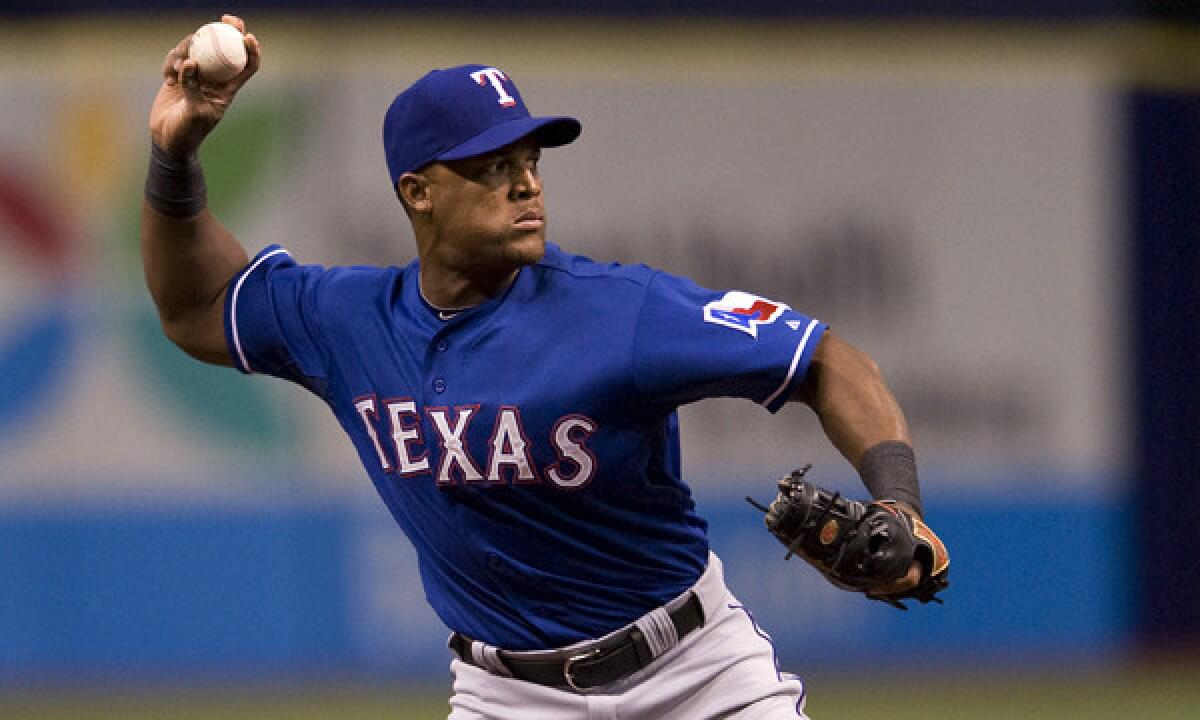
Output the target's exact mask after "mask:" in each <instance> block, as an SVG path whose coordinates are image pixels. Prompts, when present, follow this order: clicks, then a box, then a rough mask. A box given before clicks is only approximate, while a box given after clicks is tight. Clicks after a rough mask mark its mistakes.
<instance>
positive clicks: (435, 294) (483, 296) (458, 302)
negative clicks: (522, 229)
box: [420, 267, 519, 312]
mask: <svg viewBox="0 0 1200 720" xmlns="http://www.w3.org/2000/svg"><path fill="white" fill-rule="evenodd" d="M518 272H519V270H509V271H507V272H505V273H503V274H499V275H496V276H490V275H484V276H482V277H480V276H470V277H468V276H465V275H461V274H457V273H448V272H445V271H442V272H437V271H430V270H427V269H426V268H424V267H422V268H421V279H420V284H421V295H422V296H423V297H424V298H425V302H427V303H429V304H430V305H432V306H433V307H434V308H435V309H437V310H442V311H446V312H455V311H460V310H464V309H466V308H470V307H474V306H476V305H479V304H480V303H483V302H486V301H487V300H489V299H491V298H493V297H496V296H497V295H499V294H500V293H502V292H504V291H505V290H507V289H508V287H509V286H510V285H512V283H513V280H515V279H516V277H517V273H518Z"/></svg>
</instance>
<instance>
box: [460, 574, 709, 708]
mask: <svg viewBox="0 0 1200 720" xmlns="http://www.w3.org/2000/svg"><path fill="white" fill-rule="evenodd" d="M669 617H670V618H671V623H672V624H673V625H675V632H676V634H677V635H678V636H679V639H680V640H683V638H684V636H685V635H687V634H688V633H690V632H691V631H693V630H695V629H696V628H698V627H700V626H701V625H703V624H704V607H703V606H702V605H701V604H700V598H698V597H696V593H692V594H691V595H690V596H689V597H688V599H687V601H686V602H684V603H683V604H682V605H680V606H679V607H678V608H676V609H675V611H674V612H672V613H670V614H669ZM471 642H472V641H471V639H470V638H468V637H466V636H465V635H461V634H459V633H454V634H453V635H451V636H450V643H449V644H450V649H451V650H453V651H454V652H455V653H457V654H458V657H459V659H461V660H462V661H463V662H467V663H470V664H472V665H475V666H476V667H484V666H483V665H481V664H480V663H478V662H476V661H475V657H474V656H473V655H472V654H471ZM499 656H500V659H501V661H502V662H503V663H504V664H505V666H507V667H508V669H509V671H511V672H512V675H513V677H515V678H519V679H521V680H525V681H527V682H533V683H537V684H539V685H549V686H550V687H563V686H566V687H570V688H572V689H574V690H586V689H588V688H597V687H603V686H605V685H611V684H612V683H615V682H616V681H618V680H620V679H622V678H624V677H628V676H629V675H631V674H633V673H634V672H637V671H638V670H641V669H642V668H644V667H646V666H647V665H649V664H650V663H651V661H653V660H654V656H653V654H652V653H651V651H650V646H649V644H648V643H647V642H646V638H645V636H644V635H643V634H642V631H641V630H640V629H638V628H637V626H631V627H630V628H629V629H628V630H626V631H625V632H622V633H619V634H617V635H615V636H614V637H611V638H608V639H607V640H604V641H602V642H596V643H593V644H591V645H585V646H583V647H580V648H575V649H574V650H571V651H570V652H569V653H566V652H563V653H556V654H554V655H551V656H548V657H545V658H533V657H522V656H520V655H513V654H512V653H508V652H505V651H503V650H501V651H500V653H499ZM484 669H486V667H484Z"/></svg>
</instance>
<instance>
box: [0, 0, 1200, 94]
mask: <svg viewBox="0 0 1200 720" xmlns="http://www.w3.org/2000/svg"><path fill="white" fill-rule="evenodd" d="M207 19H209V18H206V17H203V16H197V15H175V16H169V17H168V18H166V19H164V18H162V17H156V18H155V19H152V20H151V19H147V20H144V21H136V22H130V21H129V19H128V18H119V19H111V18H103V19H100V18H75V19H70V20H61V19H60V20H53V21H50V20H30V21H21V22H8V23H5V24H3V25H0V78H3V77H4V76H6V75H12V74H20V75H21V76H28V75H29V74H30V73H35V74H37V73H41V74H44V75H45V76H46V77H48V78H61V77H62V76H75V77H81V78H88V77H97V76H108V77H112V76H113V75H119V76H130V75H138V76H142V75H146V76H152V77H156V76H157V73H158V70H159V66H160V64H161V61H162V57H163V55H164V54H165V53H166V51H167V50H168V49H170V47H171V46H172V45H173V44H174V43H175V42H176V41H177V40H178V39H179V38H180V37H182V36H183V35H184V34H186V33H187V32H189V31H190V30H192V29H194V28H195V27H197V26H199V25H200V24H201V23H203V22H205V21H206V20H207ZM247 21H248V23H249V26H250V29H251V31H253V32H255V33H256V34H257V35H258V36H259V38H260V39H261V40H262V42H263V45H264V54H265V56H266V57H265V60H266V63H265V65H264V70H263V72H264V74H270V75H278V76H282V77H294V76H322V75H325V74H341V73H345V72H347V71H350V70H355V71H358V72H361V71H362V70H363V68H371V69H374V70H376V71H378V72H379V73H380V74H385V75H392V74H401V75H412V74H414V73H415V72H416V71H417V69H423V68H431V67H440V66H446V65H453V64H457V63H461V62H468V61H472V62H473V61H483V62H490V63H495V64H498V65H504V66H505V67H507V68H508V69H510V70H511V71H513V72H514V73H526V74H527V73H531V72H532V73H536V74H538V75H540V76H542V77H563V78H580V79H586V78H602V79H621V80H626V81H632V82H636V81H637V80H638V79H639V78H646V79H647V80H654V81H660V80H662V79H663V78H672V77H686V78H688V79H689V80H691V81H701V82H702V81H705V80H711V81H713V82H721V81H729V80H737V81H740V82H753V81H755V80H756V79H758V78H764V79H769V80H770V81H772V82H778V81H779V79H780V78H781V77H786V76H787V75H788V74H789V73H793V72H797V71H798V72H801V73H802V74H804V75H805V76H806V77H809V78H811V77H814V76H818V77H819V76H829V77H831V78H884V79H886V78H888V77H894V76H897V75H901V76H918V77H922V78H929V79H933V80H937V79H944V80H950V81H961V80H963V79H970V78H974V77H986V78H988V80H989V81H995V80H1012V81H1015V82H1025V81H1041V80H1045V79H1048V78H1055V77H1064V76H1066V77H1075V78H1078V77H1079V76H1084V77H1088V78H1093V79H1096V80H1100V81H1106V82H1120V83H1125V82H1131V81H1135V82H1137V83H1141V84H1149V85H1162V86H1175V87H1187V88H1195V87H1200V30H1197V29H1195V28H1182V27H1172V26H1167V25H1155V24H1148V23H1117V22H1068V23H1049V22H1047V23H1012V22H988V23H984V22H903V23H880V22H875V23H871V22H866V23H849V22H831V21H820V22H808V21H800V20H795V21H784V22H779V21H760V20H662V19H639V20H621V19H592V18H587V19H579V18H575V19H564V18H525V17H522V18H488V19H474V18H464V17H462V16H457V17H442V16H420V15H402V14H382V15H371V16H344V17H334V18H327V17H320V18H317V17H304V16H283V15H267V16H263V17H261V18H258V17H250V18H247ZM393 70H395V72H393Z"/></svg>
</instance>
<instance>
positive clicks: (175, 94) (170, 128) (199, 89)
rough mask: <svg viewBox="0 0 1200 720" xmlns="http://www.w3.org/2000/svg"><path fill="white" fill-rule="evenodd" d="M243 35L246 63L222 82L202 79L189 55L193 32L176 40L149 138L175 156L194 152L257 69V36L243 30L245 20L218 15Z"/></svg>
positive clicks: (156, 101)
mask: <svg viewBox="0 0 1200 720" xmlns="http://www.w3.org/2000/svg"><path fill="white" fill-rule="evenodd" d="M221 22H223V23H225V24H227V25H232V26H233V27H235V28H237V29H238V31H239V32H241V33H243V34H244V35H245V43H246V67H245V68H243V69H242V71H241V72H240V73H238V74H237V75H235V76H233V77H232V78H230V79H229V80H227V81H225V82H223V83H217V84H208V83H201V82H200V78H199V74H198V72H197V66H196V61H195V59H193V58H189V57H188V49H189V48H190V47H191V44H192V36H191V35H188V36H187V37H185V38H183V39H182V40H180V41H179V43H178V44H177V45H175V47H174V48H172V49H171V51H170V52H168V53H167V56H166V58H165V59H164V60H163V66H162V75H163V83H162V85H161V86H160V87H159V89H158V95H157V96H155V98H154V104H153V105H152V106H151V108H150V138H151V140H153V141H154V144H155V145H158V146H159V147H160V148H162V149H163V150H166V151H167V152H168V153H170V154H171V155H175V156H177V157H186V156H187V155H190V154H191V153H194V152H195V151H196V150H197V149H198V148H199V147H200V143H201V142H202V141H203V140H204V138H205V137H206V136H207V135H208V133H209V132H211V131H212V129H213V128H214V127H215V126H216V124H217V123H218V122H219V121H220V120H221V118H222V117H223V116H224V115H225V111H226V110H227V109H228V108H229V105H230V103H232V102H233V96H234V95H236V94H237V91H238V90H240V89H241V88H242V86H243V85H245V84H246V81H247V80H249V79H250V77H251V76H253V75H254V73H255V72H257V71H258V66H259V64H260V62H261V60H262V49H261V47H260V46H259V44H258V38H256V37H255V36H254V35H252V34H248V33H246V24H245V23H244V22H243V21H242V19H241V18H239V17H236V16H234V15H223V16H221Z"/></svg>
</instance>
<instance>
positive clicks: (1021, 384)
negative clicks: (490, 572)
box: [0, 0, 1200, 720]
mask: <svg viewBox="0 0 1200 720" xmlns="http://www.w3.org/2000/svg"><path fill="white" fill-rule="evenodd" d="M221 12H237V13H240V14H242V15H243V16H244V17H245V18H246V20H247V24H248V29H249V30H251V31H253V32H254V33H255V34H257V35H258V36H259V38H260V40H261V42H262V44H263V47H264V63H263V67H262V70H261V72H260V73H259V75H258V76H257V77H255V78H254V80H253V81H252V82H251V83H250V84H249V85H248V86H247V87H246V88H245V89H244V90H243V92H242V93H241V95H240V96H239V97H238V99H237V102H236V103H235V105H234V107H233V109H232V110H231V112H230V113H229V114H228V115H227V117H226V119H225V120H224V121H223V122H222V124H221V126H220V127H219V128H218V130H217V131H216V133H215V134H214V135H213V136H212V137H211V138H210V140H209V141H208V142H207V143H206V145H205V146H204V149H203V153H202V157H203V160H204V164H205V171H206V175H207V178H208V185H209V197H210V205H211V207H212V208H213V209H214V211H215V212H216V213H217V214H218V216H219V217H220V218H221V219H222V220H223V221H224V222H225V223H226V224H227V225H228V226H229V227H230V228H231V229H232V230H233V231H234V233H235V234H236V235H237V236H238V237H239V238H240V239H241V240H242V242H243V243H244V244H245V245H246V246H247V249H248V250H249V252H251V253H253V252H254V251H256V250H257V249H258V248H260V247H261V246H263V245H266V244H268V243H273V242H278V243H281V244H284V245H286V246H287V247H288V248H289V249H290V250H291V251H292V252H293V254H294V255H296V256H297V257H298V258H300V259H301V260H302V261H306V262H315V263H322V264H346V263H380V264H404V263H407V262H408V261H409V260H411V259H412V257H413V256H414V250H413V246H412V239H411V235H410V233H409V230H408V226H407V222H406V220H405V217H404V213H403V211H402V210H401V208H400V207H399V205H398V204H397V203H396V202H395V200H394V197H393V195H392V193H391V190H390V188H389V186H388V181H387V172H386V167H385V165H384V162H383V157H382V150H381V143H380V127H381V121H382V115H383V111H384V109H385V108H386V107H387V105H388V103H389V102H390V101H391V98H392V97H393V95H394V94H395V93H396V92H397V91H398V90H399V89H401V88H403V87H404V86H406V85H407V84H408V83H410V82H412V81H413V80H415V79H416V78H418V77H419V76H420V75H422V74H423V73H424V72H425V71H427V70H428V69H430V68H433V67H444V66H447V65H454V64H459V63H464V62H482V63H487V64H493V65H497V66H500V67H502V68H504V69H505V70H506V71H507V72H508V73H509V74H510V75H511V76H512V77H513V78H514V79H516V80H517V82H518V83H519V85H520V87H521V90H522V93H523V95H524V97H525V99H526V101H527V103H528V104H529V105H530V107H531V109H532V110H533V111H534V112H535V113H541V114H559V113H563V114H573V115H576V116H577V117H579V118H580V119H581V120H582V122H583V125H584V133H583V136H582V137H581V139H580V141H578V142H577V143H575V144H574V145H571V146H568V147H566V148H562V149H556V150H553V151H550V152H548V153H547V154H546V157H545V158H544V161H543V163H544V174H545V176H546V182H547V186H546V193H547V204H548V208H549V213H550V231H549V236H550V239H551V240H552V241H555V242H557V243H559V244H561V245H563V246H565V247H566V248H567V249H569V250H576V251H580V252H584V253H587V254H590V255H592V256H594V257H596V258H601V259H615V260H621V261H628V262H646V263H650V264H653V265H657V266H660V267H663V268H665V269H668V270H671V271H674V272H678V273H684V274H687V275H690V276H692V277H694V278H695V279H697V280H698V281H700V282H701V283H703V284H706V285H709V286H711V287H717V288H737V289H744V290H750V291H754V292H758V293H760V294H764V295H768V296H770V297H773V298H775V299H779V300H783V301H785V302H788V303H789V304H791V305H792V306H793V307H796V308H797V309H799V310H801V311H803V312H806V313H809V314H812V315H815V316H817V317H820V318H821V319H822V320H825V321H827V322H829V323H831V324H832V325H833V327H834V328H835V329H837V330H838V331H839V332H840V333H841V334H842V335H843V336H845V337H847V338H848V339H850V340H851V341H852V342H854V343H856V344H858V345H860V346H861V347H863V348H865V349H866V350H868V351H869V352H870V353H871V354H872V355H873V356H874V357H875V358H877V359H878V360H879V362H880V364H881V366H882V367H883V368H884V370H885V373H886V374H887V376H888V379H889V381H890V382H891V384H892V386H893V388H894V390H895V391H896V394H897V395H898V396H899V398H900V400H901V402H902V404H903V405H904V407H905V409H906V411H907V413H908V416H909V419H910V422H911V425H912V430H913V435H914V438H915V440H916V443H917V448H918V456H919V460H920V464H921V472H922V485H923V488H924V497H925V503H926V514H927V517H928V519H929V521H930V523H931V525H932V526H933V527H934V528H935V529H937V530H938V531H939V532H940V533H941V535H942V537H943V538H944V539H945V540H946V542H947V544H948V546H949V548H950V551H951V557H952V571H951V580H952V585H951V587H950V589H949V591H948V592H947V593H946V594H945V599H946V604H945V605H944V606H919V607H915V608H911V609H909V610H908V611H907V612H904V613H902V612H898V611H896V610H894V609H892V608H890V607H887V606H885V605H883V604H880V603H871V602H868V601H865V600H863V599H862V598H861V597H858V596H851V595H848V594H845V593H842V592H840V591H837V590H833V589H831V588H829V587H827V586H826V585H825V584H824V581H822V580H821V579H820V578H819V577H818V576H817V575H816V574H815V573H812V572H811V571H808V570H807V568H804V567H802V566H800V565H796V564H789V565H784V564H783V562H782V555H783V553H782V551H781V550H780V549H779V548H778V547H777V546H776V545H775V544H774V541H772V540H770V539H769V538H768V537H767V536H766V535H765V534H764V533H763V532H762V531H761V525H760V520H759V517H758V514H757V513H755V512H754V511H753V510H752V509H750V508H749V506H748V505H746V504H745V503H744V501H743V500H742V497H743V496H745V495H747V494H753V495H756V496H758V497H759V498H760V499H766V498H767V497H768V495H769V491H770V488H771V481H772V479H773V478H775V477H777V476H779V475H782V474H785V473H786V472H788V471H789V470H791V469H792V468H793V467H795V466H797V465H799V464H802V463H804V462H811V463H813V464H814V466H815V469H814V471H813V472H814V476H815V477H816V478H818V479H819V480H821V481H822V482H825V483H826V484H829V485H832V486H834V487H836V488H838V489H841V490H843V491H844V492H849V493H853V494H855V495H860V496H861V495H862V494H863V492H864V491H863V490H862V488H861V486H860V485H858V484H857V480H856V479H855V477H854V475H853V472H852V470H851V468H850V467H849V466H848V465H847V464H846V463H845V461H844V460H842V459H841V458H840V457H838V456H837V455H836V453H834V452H833V451H832V450H831V449H830V448H829V447H828V445H827V443H826V441H825V440H824V438H823V435H822V434H821V432H820V428H819V426H818V425H817V423H816V422H815V420H814V419H813V417H812V416H811V414H810V413H809V412H808V411H807V410H806V409H805V408H803V407H800V406H797V407H792V408H789V409H786V410H784V411H783V412H781V413H780V414H779V415H778V416H774V417H772V416H769V415H768V414H766V413H764V412H763V411H762V410H761V408H758V407H757V406H753V405H751V404H748V403H741V402H736V401H711V402H708V403H704V404H701V405H698V406H695V407H689V408H686V409H685V410H684V411H683V413H682V420H683V431H684V457H685V467H686V471H687V477H688V479H689V482H690V483H691V484H692V486H693V488H694V490H695V494H696V497H697V500H698V503H699V506H700V509H701V511H702V512H703V513H704V514H705V515H706V516H707V517H708V518H709V519H710V520H711V525H712V529H711V535H712V541H713V546H714V548H715V550H716V551H717V552H718V553H719V554H721V555H722V556H723V558H724V559H725V562H726V568H727V572H728V575H729V579H730V583H731V586H732V587H733V588H734V590H735V592H737V593H738V594H739V596H740V597H741V599H742V600H743V601H744V602H745V603H746V604H747V605H748V606H750V607H751V608H753V609H754V612H755V614H756V617H758V619H759V620H760V622H761V623H762V625H763V626H764V627H765V628H766V629H767V630H768V631H770V632H771V633H772V635H773V637H774V639H775V642H776V644H777V647H778V649H779V653H780V657H781V661H782V664H783V666H784V668H785V669H787V670H790V671H792V672H795V673H798V674H799V675H801V676H802V677H804V678H806V679H808V681H809V696H810V701H809V710H810V714H812V715H813V717H814V718H816V719H817V720H820V719H821V718H846V717H865V716H867V715H873V716H882V717H894V718H909V717H912V718H918V717H919V718H968V720H969V719H971V718H1016V717H1020V718H1037V717H1045V718H1063V717H1071V718H1074V717H1079V718H1083V717H1087V718H1109V717H1111V718H1118V717H1120V718H1126V717H1128V716H1130V715H1134V714H1135V713H1136V714H1137V716H1138V717H1140V718H1142V719H1143V720H1153V719H1156V718H1195V717H1200V571H1198V570H1197V567H1196V562H1195V553H1194V550H1193V548H1194V547H1195V539H1196V538H1197V537H1198V536H1200V512H1197V508H1198V507H1200V471H1198V470H1197V462H1196V458H1197V456H1198V451H1200V431H1198V430H1197V428H1200V405H1198V403H1197V400H1198V399H1200V375H1198V373H1197V361H1196V358H1197V356H1198V354H1200V243H1198V242H1197V240H1198V239H1200V238H1198V232H1197V228H1198V227H1200V224H1198V223H1200V25H1198V24H1197V23H1198V22H1200V11H1198V9H1197V5H1196V4H1195V3H1193V2H1184V1H1182V0H1181V1H1180V2H1177V3H1172V2H1135V1H1133V0H991V1H990V2H987V3H976V2H970V1H968V0H911V1H909V2H905V1H904V0H892V1H890V2H889V1H887V0H861V1H860V2H853V3H848V2H834V1H833V0H791V1H783V0H746V1H743V2H724V3H718V2H712V1H710V0H700V1H697V2H684V1H683V0H641V1H640V2H633V1H632V0H590V2H586V3H585V2H571V1H570V0H538V1H536V2H527V3H508V2H502V1H501V0H477V1H474V2H472V1H471V0H442V2H437V3H434V2H420V1H417V0H408V1H404V0H401V1H395V2H383V1H382V0H375V1H370V0H360V1H358V2H354V1H348V2H342V3H338V4H336V8H335V7H334V4H332V3H318V2H310V1H306V0H293V1H291V2H289V1H286V0H279V1H277V2H265V1H255V2H241V3H233V4H230V5H216V4H212V3H201V2H190V1H184V2H172V3H158V2H150V1H148V0H140V1H139V0H127V1H125V2H111V3H84V2H47V3H35V2H26V1H23V0H16V1H15V2H14V1H13V0H8V1H7V2H0V97H2V98H3V101H2V105H3V110H2V111H0V717H5V718H8V717H19V718H42V717H119V718H123V717H215V718H224V717H337V718H358V717H394V718H410V717H411V718H436V717H445V715H446V712H447V707H446V704H445V698H446V696H447V695H448V694H449V685H450V678H449V672H448V663H449V655H448V652H447V651H446V649H445V637H446V634H447V631H446V630H445V628H444V627H443V626H442V625H441V624H440V622H439V621H438V620H437V618H436V617H435V616H434V615H433V613H432V612H431V611H430V610H429V609H428V608H427V606H426V604H425V601H424V596H423V593H422V590H421V588H420V586H419V582H418V580H417V573H416V568H415V558H414V556H413V554H412V551H411V549H410V547H409V545H408V543H407V541H406V540H405V538H404V537H403V535H402V534H401V533H400V531H399V530H398V529H397V528H396V527H395V526H394V524H393V523H392V522H391V520H390V519H389V517H388V516H387V513H386V511H385V509H384V507H383V505H382V503H380V502H379V501H378V499H377V498H376V497H375V495H374V490H373V488H372V487H371V485H370V482H369V481H368V479H367V477H366V475H365V473H364V472H363V471H362V470H361V469H360V468H359V466H358V461H357V458H356V456H355V454H354V452H353V451H352V449H351V447H350V445H349V443H348V442H347V441H345V440H344V439H343V437H342V435H341V432H340V430H339V429H338V427H337V425H336V423H335V422H334V420H333V419H332V417H329V416H328V413H327V411H326V409H325V407H324V405H323V404H322V403H321V402H320V401H319V400H317V399H316V398H314V397H312V396H309V395H308V394H306V393H305V392H304V391H303V390H301V389H299V388H296V387H292V386H289V385H287V384H286V383H283V382H280V381H275V380H269V379H264V378H247V377H242V376H239V375H238V374H237V373H235V372H233V371H229V370H220V369H215V368H210V367H206V366H202V365H200V364H198V363H195V362H192V361H190V360H188V359H187V358H186V357H184V355H183V354H182V353H180V352H179V351H178V350H176V349H175V348H174V347H173V346H171V345H170V344H169V343H168V342H167V341H166V340H165V339H164V338H163V337H162V335H161V333H160V331H159V329H158V323H157V318H156V316H155V314H154V310H153V307H152V304H151V302H150V299H149V296H148V294H147V293H146V291H145V287H144V282H143V280H142V275H141V265H140V259H139V256H138V210H139V206H140V201H141V185H142V182H143V180H144V177H145V165H146V160H147V156H148V141H147V133H146V130H145V124H146V117H147V112H148V109H149V106H150V102H151V99H152V98H153V96H154V93H155V91H156V89H157V86H158V82H159V79H160V76H159V68H160V64H161V61H162V57H163V55H164V54H165V52H166V51H167V50H168V49H169V48H171V47H172V46H173V45H174V44H175V43H176V42H177V41H178V39H179V38H180V37H182V36H183V35H185V34H187V33H188V32H190V31H191V30H193V29H194V28H196V27H198V26H199V25H201V24H202V23H204V22H207V21H210V20H215V19H218V18H219V15H220V13H221Z"/></svg>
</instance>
